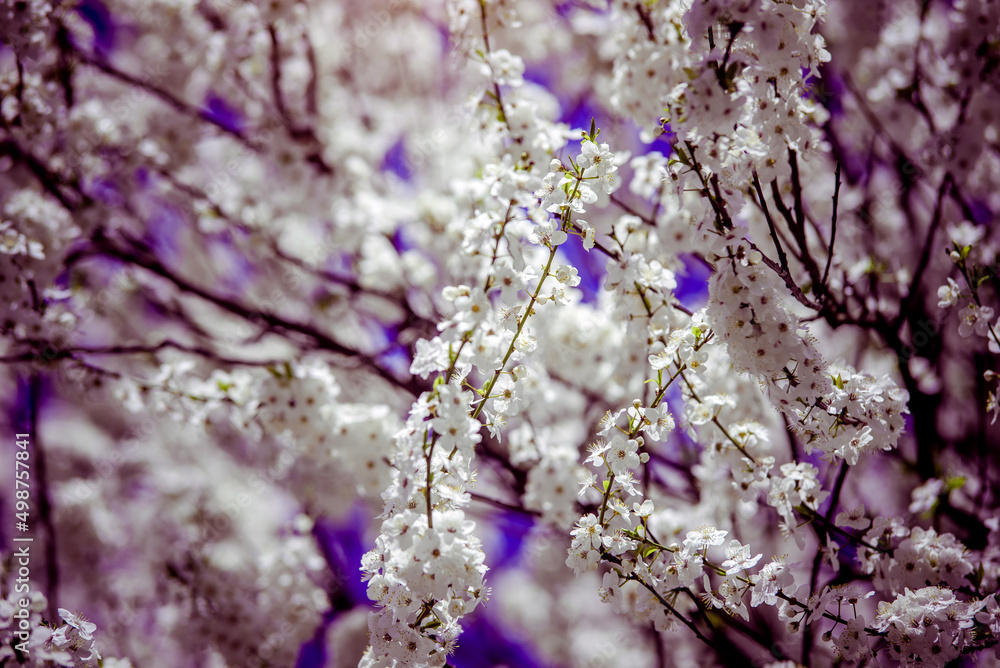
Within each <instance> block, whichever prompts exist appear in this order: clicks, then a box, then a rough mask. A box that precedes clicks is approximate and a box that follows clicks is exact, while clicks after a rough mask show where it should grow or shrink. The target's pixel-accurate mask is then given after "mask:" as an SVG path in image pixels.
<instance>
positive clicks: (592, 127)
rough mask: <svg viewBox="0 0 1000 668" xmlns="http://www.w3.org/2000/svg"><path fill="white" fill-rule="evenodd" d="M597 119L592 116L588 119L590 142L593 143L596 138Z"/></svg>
mask: <svg viewBox="0 0 1000 668" xmlns="http://www.w3.org/2000/svg"><path fill="white" fill-rule="evenodd" d="M597 132H598V130H597V119H596V118H594V117H593V116H591V117H590V141H594V140H595V139H596V138H597Z"/></svg>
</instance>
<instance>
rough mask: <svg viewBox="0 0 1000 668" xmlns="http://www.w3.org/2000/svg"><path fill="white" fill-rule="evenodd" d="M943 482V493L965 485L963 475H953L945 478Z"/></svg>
mask: <svg viewBox="0 0 1000 668" xmlns="http://www.w3.org/2000/svg"><path fill="white" fill-rule="evenodd" d="M944 484H945V490H946V491H945V493H946V494H947V493H948V492H950V491H952V490H956V489H962V487H964V486H965V477H964V476H954V477H952V478H948V479H946V480H945V483H944Z"/></svg>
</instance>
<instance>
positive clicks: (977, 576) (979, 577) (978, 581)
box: [965, 562, 986, 589]
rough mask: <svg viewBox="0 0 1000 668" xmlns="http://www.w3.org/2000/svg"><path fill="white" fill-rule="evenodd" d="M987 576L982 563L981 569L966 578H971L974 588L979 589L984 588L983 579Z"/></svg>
mask: <svg viewBox="0 0 1000 668" xmlns="http://www.w3.org/2000/svg"><path fill="white" fill-rule="evenodd" d="M985 575H986V570H985V569H984V568H983V564H982V562H980V564H979V568H977V569H976V570H975V571H973V572H972V573H969V574H967V575H966V576H965V577H967V578H969V581H970V582H971V583H972V586H973V587H975V588H976V589H979V587H980V586H982V584H983V577H984V576H985Z"/></svg>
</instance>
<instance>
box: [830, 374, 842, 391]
mask: <svg viewBox="0 0 1000 668" xmlns="http://www.w3.org/2000/svg"><path fill="white" fill-rule="evenodd" d="M830 378H831V379H833V384H834V385H835V386H836V387H837V389H838V390H842V389H844V379H843V378H841V377H840V374H839V373H838V374H837V375H836V376H830Z"/></svg>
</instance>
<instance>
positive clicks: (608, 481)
mask: <svg viewBox="0 0 1000 668" xmlns="http://www.w3.org/2000/svg"><path fill="white" fill-rule="evenodd" d="M610 482H611V481H610V480H605V481H604V482H603V483H601V487H603V488H604V491H605V492H607V491H608V483H610Z"/></svg>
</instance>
